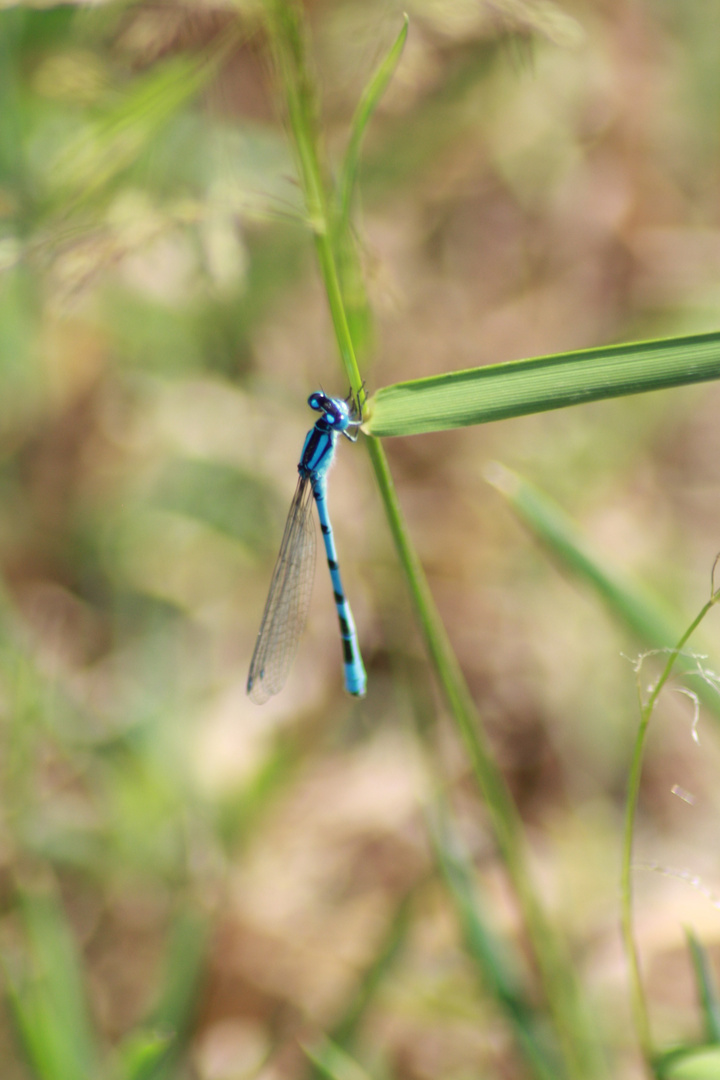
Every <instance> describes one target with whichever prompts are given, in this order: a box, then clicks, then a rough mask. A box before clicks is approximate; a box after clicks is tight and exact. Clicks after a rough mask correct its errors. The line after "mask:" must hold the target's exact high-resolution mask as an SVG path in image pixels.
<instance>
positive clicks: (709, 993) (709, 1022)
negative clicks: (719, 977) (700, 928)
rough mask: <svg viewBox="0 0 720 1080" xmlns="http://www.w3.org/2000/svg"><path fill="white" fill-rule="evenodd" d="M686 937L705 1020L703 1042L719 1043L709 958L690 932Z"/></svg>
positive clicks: (718, 1003)
mask: <svg viewBox="0 0 720 1080" xmlns="http://www.w3.org/2000/svg"><path fill="white" fill-rule="evenodd" d="M686 937H687V943H688V948H689V950H690V956H691V958H692V963H693V970H694V973H695V982H696V984H697V994H698V1000H699V1002H700V1008H701V1010H702V1014H703V1019H704V1020H705V1040H706V1042H708V1043H720V1000H718V993H717V986H716V985H715V979H714V978H713V972H712V964H711V963H710V957H709V956H708V954H707V950H706V949H705V948H704V946H703V945H702V944H701V943H700V942H699V941H698V939H697V938H696V937H695V935H694V934H693V932H692V931H691V930H687V931H686Z"/></svg>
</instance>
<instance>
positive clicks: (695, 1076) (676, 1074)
mask: <svg viewBox="0 0 720 1080" xmlns="http://www.w3.org/2000/svg"><path fill="white" fill-rule="evenodd" d="M654 1073H655V1075H656V1076H657V1077H658V1078H659V1080H718V1077H719V1076H720V1046H698V1047H693V1049H691V1050H676V1051H673V1052H672V1053H670V1054H668V1055H667V1056H666V1057H664V1058H661V1059H660V1060H659V1061H656V1062H655V1063H654Z"/></svg>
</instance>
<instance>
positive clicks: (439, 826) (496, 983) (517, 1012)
mask: <svg viewBox="0 0 720 1080" xmlns="http://www.w3.org/2000/svg"><path fill="white" fill-rule="evenodd" d="M430 834H431V837H432V842H433V848H434V850H435V855H436V858H437V861H438V864H439V866H440V870H441V872H442V874H443V877H444V878H445V882H446V884H447V886H448V890H449V892H450V896H451V897H452V900H453V904H454V906H455V911H456V913H457V916H458V919H459V921H460V926H461V929H462V935H463V939H464V942H465V948H466V950H467V953H468V955H469V956H470V958H471V960H472V962H473V963H474V965H475V966H476V968H477V970H478V973H479V976H480V981H481V984H482V985H483V987H484V988H485V990H486V991H487V992H488V993H489V994H490V995H491V996H492V997H493V998H494V999H495V1000H496V1001H497V1002H498V1004H499V1005H500V1007H501V1008H502V1010H503V1012H504V1013H505V1016H506V1017H507V1019H508V1020H509V1022H510V1024H511V1026H512V1029H513V1033H514V1035H515V1038H516V1040H517V1043H518V1045H519V1047H520V1049H521V1051H522V1053H523V1055H524V1057H525V1060H526V1062H527V1064H528V1067H529V1069H530V1074H531V1075H532V1076H534V1077H538V1078H541V1080H557V1078H558V1077H559V1076H561V1075H562V1071H561V1067H560V1064H559V1061H558V1060H557V1059H554V1058H553V1057H552V1056H551V1054H550V1052H549V1048H548V1047H547V1046H546V1045H544V1043H543V1040H542V1038H541V1036H540V1033H539V1026H540V1025H539V1023H538V1021H539V1020H542V1017H541V1014H539V1013H537V1012H535V1011H533V1009H532V1007H531V1006H530V1004H529V1002H528V1000H527V999H526V997H525V995H524V993H523V990H522V987H521V982H520V973H519V966H518V964H517V963H515V962H514V961H513V959H512V957H511V955H510V953H509V951H508V950H507V948H502V947H501V945H500V939H499V937H498V934H497V932H495V931H493V930H491V929H489V928H488V926H487V925H486V922H485V916H484V913H483V912H482V909H481V906H480V902H479V900H478V896H477V891H476V889H475V887H474V883H473V871H472V866H471V864H470V862H469V860H468V859H467V858H466V857H465V856H464V855H463V853H462V851H461V849H460V848H459V846H458V843H457V840H456V838H455V837H450V836H449V834H448V830H447V825H446V823H444V822H442V821H440V822H438V821H437V820H436V821H434V822H432V823H431V830H430ZM543 1022H544V1021H543ZM546 1030H547V1028H546ZM530 1074H529V1075H530Z"/></svg>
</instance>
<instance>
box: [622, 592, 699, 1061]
mask: <svg viewBox="0 0 720 1080" xmlns="http://www.w3.org/2000/svg"><path fill="white" fill-rule="evenodd" d="M718 595H720V594H718V593H717V592H715V591H714V592H713V594H712V596H711V597H710V599H709V600H708V602H707V603H706V604H704V605H703V607H702V608H701V610H700V612H699V613H698V615H697V616H696V617H695V618H694V619H693V621H692V622H691V623H690V625H689V627H688V628H687V630H686V631H685V633H684V634H683V635H682V637H681V638H680V640H679V641H678V643H677V645H676V646H675V647H674V649H671V651H670V653H669V654H668V658H667V662H666V664H665V667H664V668H663V670H662V674H661V675H660V678H659V679H658V681H657V682H656V683H655V686H654V687H653V690H652V693H651V694H650V696H649V698H648V699H647V701H646V702H645V704H644V705H643V704H642V703H641V710H640V724H639V726H638V731H637V736H636V738H635V746H634V748H633V756H632V763H631V766H630V777H629V780H628V793H627V803H626V807H625V826H624V830H623V851H622V866H621V871H620V921H621V929H622V937H623V943H624V946H625V952H626V954H627V959H628V965H629V968H630V998H631V1003H632V1011H633V1018H634V1021H635V1030H636V1032H637V1037H638V1042H639V1044H640V1049H641V1051H642V1054H643V1057H644V1059H645V1063H646V1066H647V1068H648V1070H649V1072H650V1075H654V1074H653V1073H652V1056H653V1052H652V1040H651V1035H650V1021H649V1017H648V1008H647V999H646V997H645V991H644V988H643V982H642V972H641V967H640V953H639V950H638V946H637V940H636V938H635V931H634V927H633V888H632V856H633V839H634V833H635V820H636V817H637V807H638V798H639V794H640V780H641V777H642V764H643V755H644V752H645V744H646V741H647V733H648V727H649V725H650V717H651V716H652V714H653V711H654V709H655V706H656V704H657V701H658V698H659V696H660V693H661V691H662V689H663V687H664V686H665V684H666V683H667V681H668V679H669V678H670V674H671V672H672V669H673V667H674V666H675V662H676V660H677V658H678V656H679V655H680V653H681V652H682V650H683V648H684V646H685V644H686V643H687V641H688V640H689V638H690V637H691V636H692V634H693V633H694V632H695V630H696V629H697V628H698V626H699V625H700V623H701V622H702V621H703V619H704V618H705V616H706V615H707V613H708V612H709V611H710V609H711V608H712V607H713V605H714V604H715V603H716V601H717V599H718Z"/></svg>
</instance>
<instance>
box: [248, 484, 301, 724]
mask: <svg viewBox="0 0 720 1080" xmlns="http://www.w3.org/2000/svg"><path fill="white" fill-rule="evenodd" d="M312 503H313V493H312V484H311V483H310V481H309V480H308V479H307V478H303V477H301V478H300V479H299V480H298V485H297V488H296V489H295V494H294V496H293V501H292V503H291V504H290V512H289V513H288V519H287V523H286V525H285V532H284V533H283V538H282V543H281V544H280V554H279V555H278V559H277V562H276V563H275V569H274V571H273V576H272V581H271V582H270V591H269V593H268V598H267V603H266V604H265V612H264V614H263V617H262V622H261V623H260V630H259V632H258V639H257V644H256V645H255V652H254V653H253V658H252V660H251V662H250V673H249V675H248V681H247V692H248V694H249V695H250V698H251V699H252V700H253V701H254V702H255V704H256V705H262V704H263V702H265V701H267V700H268V698H269V697H272V695H273V694H277V693H278V692H279V691H280V690H282V688H283V686H284V685H285V680H286V679H287V676H288V671H289V670H290V665H291V664H292V661H293V657H294V656H295V652H296V650H297V646H298V641H299V640H300V635H301V634H302V632H303V627H304V626H305V620H306V619H307V613H308V606H309V604H310V593H311V591H312V583H313V577H314V575H315V522H314V521H313V517H312Z"/></svg>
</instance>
